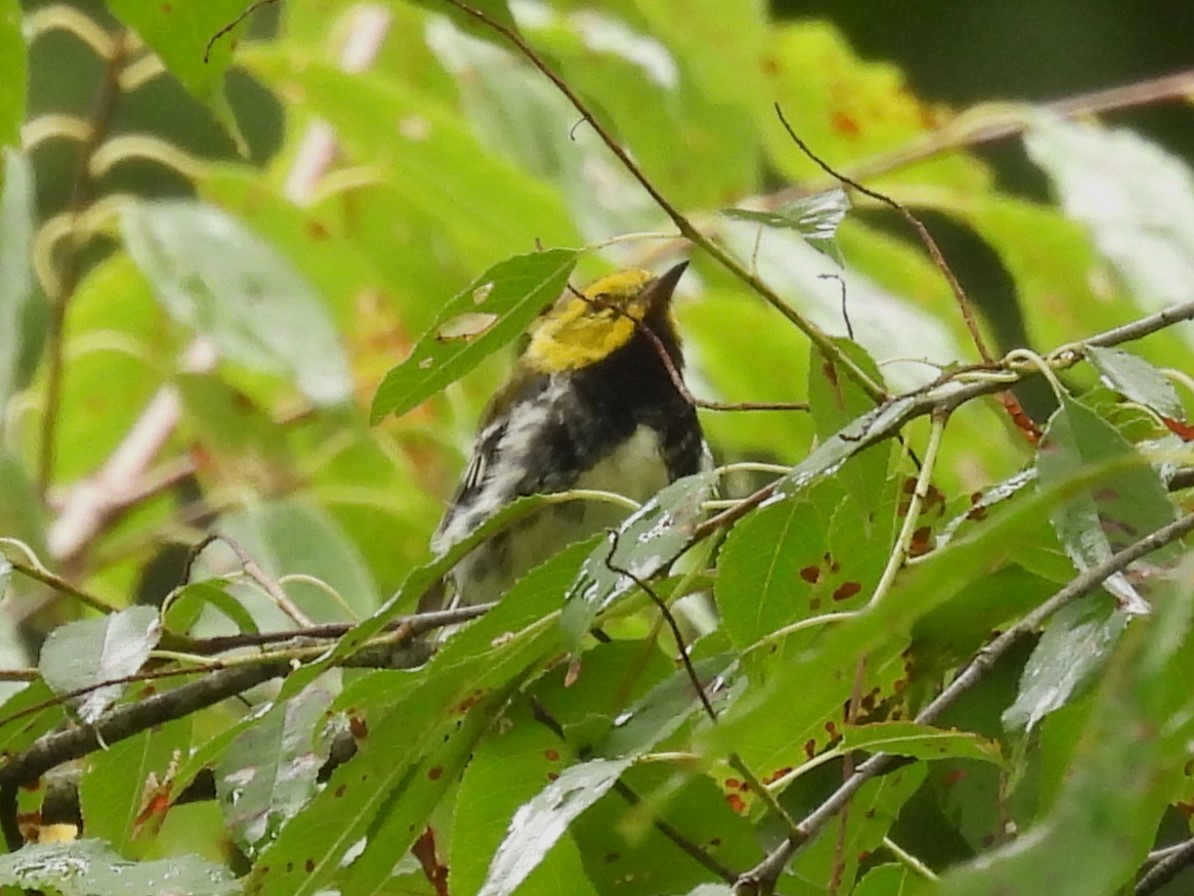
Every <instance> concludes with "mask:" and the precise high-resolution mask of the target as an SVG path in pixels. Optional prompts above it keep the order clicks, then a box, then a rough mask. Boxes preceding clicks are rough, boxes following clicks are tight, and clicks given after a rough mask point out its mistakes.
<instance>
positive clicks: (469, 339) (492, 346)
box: [369, 249, 577, 423]
mask: <svg viewBox="0 0 1194 896" xmlns="http://www.w3.org/2000/svg"><path fill="white" fill-rule="evenodd" d="M576 258H577V253H576V252H573V251H571V250H567V249H549V250H548V251H546V252H533V253H531V254H529V255H519V256H515V257H514V258H510V259H507V260H506V261H502V262H499V263H498V264H496V265H494V266H493V267H491V268H490V269H489V270H487V271H486V272H485V273H484V274H482V275H481V276H480V277H478V278H477V279H476V280H474V281H473V283H472V284H471V285H469V286H468V287H467V288H465V289H464V290H463V291H462V292H460V293H458V294H457V295H455V296H454V297H452V298H451V299H449V300H448V301H447V302H445V303H444V306H443V310H442V311H441V312H440V316H439V318H438V319H437V320H436V322H435V324H434V325H433V326H432V328H431V330H430V331H429V332H428V333H426V334H425V335H424V336H423V337H422V338H421V339H419V341H418V342H417V343H416V344H415V347H414V349H413V350H412V351H411V355H410V357H409V358H407V359H406V360H405V361H404V362H403V363H402V364H400V365H398V366H397V367H395V368H394V369H393V370H391V371H390V372H389V373H387V374H386V377H385V379H384V380H382V382H381V385H380V386H378V387H377V394H376V395H375V396H374V398H373V407H372V409H371V410H370V412H369V416H370V418H371V419H372V420H373V422H375V423H376V422H377V421H378V420H380V419H381V418H382V417H385V416H386V415H387V414H399V415H401V414H405V413H406V412H407V411H409V410H411V409H412V408H414V407H416V406H418V405H419V404H421V403H422V402H424V401H426V400H427V399H428V398H430V397H431V396H432V395H434V394H435V393H436V392H438V391H439V390H441V389H443V388H444V387H445V386H447V385H448V384H449V383H452V382H455V381H456V380H458V379H460V377H462V376H464V375H465V374H466V373H468V372H469V371H470V370H472V369H474V368H475V367H476V366H477V365H478V364H480V363H481V361H482V360H484V359H485V358H486V357H488V356H489V355H491V354H492V353H493V352H495V351H497V350H498V349H499V348H501V347H502V346H503V345H506V344H507V343H509V342H511V341H513V340H514V339H515V338H517V337H518V336H520V335H521V334H522V333H523V331H525V330H526V328H527V327H528V326H529V325H530V323H531V321H533V320H534V319H535V316H536V315H537V314H538V313H539V312H540V311H542V310H543V307H544V305H546V304H547V303H549V302H552V301H554V300H555V299H556V297H557V296H559V294H560V293H562V292H563V291H564V287H565V286H566V285H567V283H568V276H569V275H570V274H571V273H572V269H573V267H575V266H576Z"/></svg>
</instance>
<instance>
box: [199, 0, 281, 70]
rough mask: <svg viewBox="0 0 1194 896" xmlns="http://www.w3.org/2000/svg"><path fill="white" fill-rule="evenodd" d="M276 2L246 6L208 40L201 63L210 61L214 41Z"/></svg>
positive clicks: (257, 1) (261, 0) (268, 0)
mask: <svg viewBox="0 0 1194 896" xmlns="http://www.w3.org/2000/svg"><path fill="white" fill-rule="evenodd" d="M276 2H277V0H253V2H252V3H250V4H249V5H248V6H246V7H245V8H244V10H243V11H242V12H241V14H240V15H238V16H237V17H236V18H235V19H233V20H232V21H231V22H229V23H228V24H227V25H224V26H223V27H222V28H221V29H220V30H219V31H217V32H216V33H215V34H213V35H212V36H211V37H210V38H209V39H208V41H207V43H206V44H205V45H204V47H203V62H204V64H206V63H207V62H208V60H209V59H210V57H211V48H212V47H214V46H215V45H216V41H218V40H219V39H220V38H221V37H223V36H224V35H225V34H228V33H230V32H231V31H232V29H234V28H235V27H236V26H237V25H239V24H240V23H241V22H243V21H244V20H245V19H247V18H248V17H249V16H251V15H252V14H253V13H255V12H257V10H259V9H261V7H263V6H269V5H270V4H272V3H276Z"/></svg>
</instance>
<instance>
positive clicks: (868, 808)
mask: <svg viewBox="0 0 1194 896" xmlns="http://www.w3.org/2000/svg"><path fill="white" fill-rule="evenodd" d="M927 771H928V768H927V766H925V765H923V764H921V763H917V764H913V765H907V766H904V767H903V768H900V769H897V770H896V771H894V772H890V773H889V774H887V775H884V776H883V777H880V778H876V779H872V780H870V781H867V782H866V784H864V785H863V786H862V787H861V788H860V789H859V791H858V793H857V794H855V796H854V798H853V799H852V800H851V801H850V811H849V813H848V814H847V815H845V816H844V818H843V820H842V822H841V824H840V826H839V825H829V826H828V828H827V829H826V830H824V831H823V832H822V833H821V835H820V836H819V837H817V839H816V840H814V841H813V843H812V844H811V845H810V846H809V847H808V848H807V849H806V850H805V851H803V852H802V853H801V854H800V855H798V856H797V857H796V859H795V861H794V862H793V863H792V867H791V869H789V871H788V873H787V874H785V875H784V876H783V877H782V878H780V881H779V885H778V887H777V889H779V890H780V891H781V892H787V891H788V889H789V886H788V884H789V882H795V881H797V880H799V881H802V882H805V883H807V884H809V885H811V886H813V887H815V888H816V890H817V891H821V890H822V888H828V887H829V885H830V882H831V881H832V880H835V879H839V878H840V880H841V881H842V884H841V886H842V889H841V890H840V891H839V892H842V893H850V892H852V887H853V883H854V878H855V876H856V875H857V874H858V869H859V866H860V865H861V864H862V862H863V859H864V857H865V856H867V855H868V854H869V853H871V852H872V851H874V850H875V849H876V848H877V847H878V846H879V844H880V843H882V842H883V838H884V837H885V836H887V832H888V831H889V830H890V829H891V826H892V824H893V823H895V820H896V818H898V817H899V814H900V810H901V809H903V807H904V804H905V803H906V802H907V801H908V799H909V798H910V797H911V796H912V795H913V794H914V793H915V792H916V790H917V788H919V787H920V785H921V783H922V782H923V781H924V779H925V774H926V773H927Z"/></svg>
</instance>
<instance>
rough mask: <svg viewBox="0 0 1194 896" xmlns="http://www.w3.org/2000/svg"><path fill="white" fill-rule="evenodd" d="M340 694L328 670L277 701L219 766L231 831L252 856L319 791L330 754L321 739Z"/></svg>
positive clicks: (218, 783) (222, 798) (219, 789)
mask: <svg viewBox="0 0 1194 896" xmlns="http://www.w3.org/2000/svg"><path fill="white" fill-rule="evenodd" d="M333 696H334V689H333V682H331V681H329V680H328V678H327V676H325V677H324V678H321V679H319V680H318V681H316V682H314V683H312V684H310V685H308V686H307V687H305V688H303V691H302V693H300V694H298V695H296V696H295V697H294V698H293V699H291V700H288V701H286V702H285V703H281V704H278V705H275V706H274V707H273V708H272V709H270V711H269V712H267V713H266V714H265V715H264V716H261V717H260V718H258V719H257V720H256V722H255V723H254V724H253V726H252V727H250V728H247V729H246V730H244V731H243V732H241V734H240V735H239V736H238V737H237V738H236V740H235V741H234V742H233V743H232V744H231V746H229V748H228V749H227V751H226V752H225V753H224V755H223V757H222V758H221V759H220V763H219V765H218V766H217V767H216V769H215V781H216V795H217V798H218V799H219V801H220V810H221V811H222V812H223V815H224V821H225V823H226V824H227V826H228V830H229V832H230V833H231V834H232V836H233V837H234V838H235V840H236V842H237V845H239V846H240V848H241V849H242V850H243V851H244V853H245V855H246V856H248V857H249V858H250V859H252V858H254V857H256V856H257V855H259V854H260V853H261V851H262V850H263V849H264V848H265V847H266V846H267V845H268V844H269V843H270V842H271V841H272V840H273V838H274V837H276V836H277V833H278V831H279V829H280V828H281V827H282V826H283V825H284V824H286V822H288V821H289V820H290V819H291V818H293V817H294V816H295V815H296V814H297V813H298V812H299V810H300V809H302V807H303V806H304V805H306V803H307V801H308V800H310V798H311V797H312V796H313V795H314V794H315V791H316V777H317V776H318V774H319V769H320V767H321V766H322V765H323V763H324V761H325V760H326V759H327V756H326V755H325V754H324V753H323V752H321V751H320V750H319V749H318V748H319V746H320V745H319V744H318V743H317V734H318V733H319V727H320V722H321V721H322V719H323V715H324V712H325V710H326V709H327V707H328V706H329V705H330V703H331V701H332V698H333Z"/></svg>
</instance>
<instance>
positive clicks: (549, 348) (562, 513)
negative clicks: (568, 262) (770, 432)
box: [432, 263, 710, 606]
mask: <svg viewBox="0 0 1194 896" xmlns="http://www.w3.org/2000/svg"><path fill="white" fill-rule="evenodd" d="M685 267H687V263H684V264H678V265H676V266H675V267H673V268H672V269H671V270H669V271H667V273H665V274H663V275H662V276H659V277H655V276H653V275H651V274H650V273H648V272H646V271H639V270H630V271H622V272H620V273H616V274H611V275H609V276H607V277H603V278H601V279H599V280H597V281H596V282H594V283H592V284H590V285H589V286H588V287H587V288H586V289H585V290H584V291H583V292H576V291H571V290H570V291H569V292H566V293H565V294H564V295H563V296H561V297H560V299H559V300H558V301H556V302H555V303H554V304H553V305H551V306H550V307H549V308H548V309H547V310H546V311H544V312H543V313H542V314H541V315H540V316H539V317H538V318H537V319H536V320H535V322H534V323H533V324H532V325H531V327H530V329H529V331H528V334H527V338H526V341H525V345H524V347H523V349H522V352H521V354H520V355H519V357H518V360H517V362H516V364H515V366H514V370H513V372H512V373H511V375H510V378H509V380H508V381H507V382H506V383H505V385H503V386H502V388H501V389H500V390H499V391H498V392H497V394H496V395H495V396H494V397H493V399H492V400H491V401H490V402H489V405H488V407H487V408H486V409H485V412H484V415H483V416H482V418H481V423H480V427H479V429H478V432H477V436H476V440H475V441H474V443H473V448H472V457H471V459H470V460H469V463H468V467H467V468H466V469H465V472H464V475H463V476H462V477H461V480H460V484H459V485H458V486H457V489H456V493H455V495H454V496H453V498H452V501H451V504H450V505H449V507H448V510H447V512H446V513H445V514H444V518H443V520H442V521H441V522H440V524H439V528H438V529H437V530H436V532H435V535H434V536H433V538H432V549H433V550H434V551H435V552H436V554H440V555H442V554H443V553H444V552H446V551H447V550H448V549H450V548H451V547H452V546H453V545H454V544H456V543H457V542H459V541H460V540H461V539H463V538H465V537H466V536H467V535H468V534H469V533H471V532H473V531H474V530H475V529H476V528H477V527H478V526H479V525H481V524H482V523H484V522H485V521H486V520H488V519H489V518H490V517H492V516H493V515H494V514H496V513H497V512H498V511H499V510H501V509H502V508H503V507H504V506H506V505H507V504H509V503H510V502H512V501H514V500H515V499H517V498H519V497H521V496H524V495H534V494H554V493H559V492H563V491H567V490H570V489H595V490H600V491H606V492H615V493H617V494H620V495H624V496H625V497H628V498H631V499H633V500H634V501H638V502H641V501H644V500H646V499H647V498H649V497H651V496H652V495H654V494H655V493H656V492H657V491H659V490H660V489H661V488H663V487H664V486H665V485H667V484H668V483H670V482H672V481H674V480H676V479H678V478H680V477H681V476H686V475H689V474H691V473H696V472H698V471H699V470H700V469H702V468H704V467H706V466H708V465H709V464H710V459H709V451H708V448H707V446H706V445H705V441H704V438H703V436H702V434H701V427H700V424H699V423H698V422H697V416H696V411H695V409H694V408H693V406H692V403H691V401H690V400H689V398H688V397H687V392H686V391H682V390H683V381H682V379H681V373H682V370H683V366H684V360H683V357H682V355H681V352H680V339H679V337H678V336H677V334H676V326H675V321H674V319H673V316H672V311H671V299H672V293H673V291H674V290H675V288H676V283H677V282H678V281H679V279H680V275H681V274H683V273H684V269H685ZM626 515H627V509H626V507H625V506H619V505H616V504H611V503H605V502H596V501H591V500H576V501H566V502H561V503H560V504H555V505H552V506H549V507H545V508H541V509H538V510H536V511H534V512H533V513H531V514H530V515H528V516H526V517H523V518H522V519H520V520H518V521H516V522H515V523H513V524H512V525H511V526H510V528H508V529H505V530H503V531H501V532H500V533H499V534H497V535H495V536H494V537H493V538H492V539H490V540H489V541H487V542H485V543H483V544H481V545H480V546H478V547H477V548H476V549H474V550H473V551H472V552H470V553H469V554H468V555H467V556H466V557H465V558H464V559H463V560H461V561H460V563H458V564H457V566H456V568H455V570H454V571H453V573H452V574H451V576H450V581H449V582H448V584H449V587H450V590H451V592H452V594H451V596H450V599H449V600H447V601H442V600H438V601H437V602H439V603H446V604H447V605H450V606H462V605H469V604H478V603H486V602H488V601H492V600H497V599H498V598H500V597H501V596H502V594H503V593H504V592H505V591H506V590H507V589H508V588H509V587H510V585H512V584H513V583H514V582H515V581H516V580H517V579H518V578H519V577H520V576H522V575H523V574H524V573H525V572H527V571H528V570H529V569H530V568H531V567H533V566H535V565H536V564H538V563H540V562H542V561H544V560H546V559H548V558H549V557H551V556H552V554H554V553H555V552H557V551H558V550H560V549H561V548H562V547H563V546H564V545H566V544H568V543H570V542H573V541H576V540H578V539H581V538H584V537H586V536H588V535H590V534H592V533H594V532H599V531H601V530H602V529H603V528H606V527H608V526H612V525H617V523H618V522H620V521H621V520H622V519H623V518H625V516H626Z"/></svg>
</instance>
